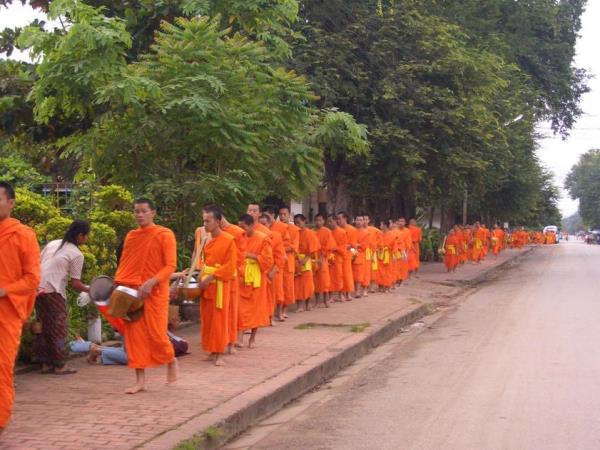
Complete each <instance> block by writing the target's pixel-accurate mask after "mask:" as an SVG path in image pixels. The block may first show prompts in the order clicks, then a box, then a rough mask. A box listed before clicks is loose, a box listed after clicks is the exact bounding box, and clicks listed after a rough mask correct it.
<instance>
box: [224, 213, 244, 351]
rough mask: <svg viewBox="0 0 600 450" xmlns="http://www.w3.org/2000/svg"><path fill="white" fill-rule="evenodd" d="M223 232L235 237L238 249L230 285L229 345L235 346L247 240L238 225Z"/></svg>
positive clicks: (230, 225)
mask: <svg viewBox="0 0 600 450" xmlns="http://www.w3.org/2000/svg"><path fill="white" fill-rule="evenodd" d="M223 231H224V232H225V233H227V234H230V235H231V236H233V237H234V242H235V246H236V249H237V252H236V261H237V262H236V264H237V266H236V272H235V274H234V278H233V279H232V280H231V282H230V283H229V288H230V289H231V294H230V296H229V329H228V334H229V343H230V344H235V343H236V342H237V332H238V310H239V305H240V283H239V276H240V271H241V269H242V266H243V260H242V257H241V255H243V254H244V252H245V251H246V249H245V245H246V238H245V236H246V235H245V234H244V230H242V229H241V228H240V227H238V226H237V225H233V224H229V225H228V226H226V227H224V228H223Z"/></svg>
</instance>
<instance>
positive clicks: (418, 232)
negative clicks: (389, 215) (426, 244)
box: [408, 225, 423, 272]
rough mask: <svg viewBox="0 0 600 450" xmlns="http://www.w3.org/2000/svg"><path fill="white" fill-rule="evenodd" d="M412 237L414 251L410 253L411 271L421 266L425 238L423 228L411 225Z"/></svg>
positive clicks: (409, 263)
mask: <svg viewBox="0 0 600 450" xmlns="http://www.w3.org/2000/svg"><path fill="white" fill-rule="evenodd" d="M408 229H409V231H410V237H411V241H412V251H411V252H410V253H409V255H408V270H410V271H411V272H413V271H416V270H419V267H420V266H421V241H422V240H423V230H422V229H421V227H417V226H414V225H409V227H408Z"/></svg>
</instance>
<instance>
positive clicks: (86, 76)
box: [18, 0, 131, 124]
mask: <svg viewBox="0 0 600 450" xmlns="http://www.w3.org/2000/svg"><path fill="white" fill-rule="evenodd" d="M100 11H101V10H100V9H98V8H94V7H91V6H89V5H86V4H85V3H83V2H80V1H76V0H55V1H53V2H52V3H50V8H49V10H48V18H49V19H58V18H59V17H61V16H65V15H68V16H69V17H70V19H71V24H70V27H69V29H68V31H65V32H64V33H47V32H44V31H42V30H40V28H39V27H27V28H26V29H24V30H23V32H22V33H21V35H20V37H19V39H18V44H19V46H21V47H24V48H29V49H30V51H31V54H32V56H33V57H38V58H40V59H41V61H40V62H39V64H38V65H37V66H36V73H37V75H38V79H37V80H36V82H35V83H34V85H33V89H32V90H31V93H30V95H29V99H30V100H32V101H33V102H34V104H35V107H34V114H35V117H36V119H37V120H38V121H39V122H40V123H43V124H48V123H49V122H50V121H51V120H52V119H53V118H55V117H58V118H63V119H71V118H73V119H76V120H80V119H84V118H86V117H88V116H90V115H93V114H94V113H95V108H96V107H97V106H98V105H99V104H101V103H102V102H101V99H99V98H98V97H96V96H95V93H96V90H97V89H99V88H101V87H102V86H104V85H105V84H106V83H108V82H109V81H110V80H112V79H114V78H115V77H122V76H124V71H125V65H126V61H125V55H124V53H125V51H126V50H127V49H128V48H129V47H131V37H130V35H129V33H127V31H126V29H125V23H124V22H123V21H122V20H120V19H118V18H113V17H106V16H104V15H103V14H101V13H100Z"/></svg>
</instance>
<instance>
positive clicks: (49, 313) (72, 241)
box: [35, 220, 90, 375]
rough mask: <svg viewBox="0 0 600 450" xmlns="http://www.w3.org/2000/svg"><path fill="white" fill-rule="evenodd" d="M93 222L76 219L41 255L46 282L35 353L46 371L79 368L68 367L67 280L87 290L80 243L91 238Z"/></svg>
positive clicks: (39, 306) (37, 306)
mask: <svg viewBox="0 0 600 450" xmlns="http://www.w3.org/2000/svg"><path fill="white" fill-rule="evenodd" d="M89 234H90V225H89V223H87V222H85V221H83V220H75V221H74V222H73V223H72V224H71V225H70V226H69V229H68V230H67V232H66V233H65V236H64V237H63V239H57V240H55V241H50V242H48V244H47V245H46V247H44V250H43V251H42V255H41V266H42V282H41V285H40V290H39V293H38V295H37V297H36V299H35V312H36V315H37V318H38V320H39V321H40V322H42V333H41V334H39V335H38V337H37V340H36V345H35V353H36V355H37V357H38V359H39V360H40V362H41V363H42V373H52V374H56V375H66V374H72V373H76V372H77V371H76V370H74V369H71V368H69V367H67V365H66V357H67V351H68V350H67V344H68V342H67V319H68V317H67V300H66V299H67V292H66V291H67V280H68V278H70V279H71V287H72V288H73V289H75V290H76V291H78V292H87V291H88V286H86V285H84V284H83V283H82V282H81V272H82V270H83V260H84V257H83V253H81V250H79V247H80V246H81V245H83V244H85V243H86V242H87V239H88V235H89Z"/></svg>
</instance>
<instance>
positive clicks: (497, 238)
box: [492, 228, 504, 256]
mask: <svg viewBox="0 0 600 450" xmlns="http://www.w3.org/2000/svg"><path fill="white" fill-rule="evenodd" d="M503 242H504V231H502V230H501V229H500V228H497V229H495V230H494V231H492V251H493V252H494V255H495V256H498V254H499V253H500V251H501V249H502V243H503Z"/></svg>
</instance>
